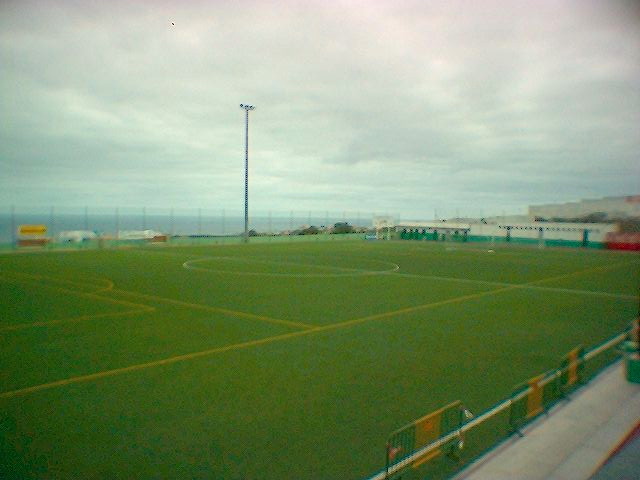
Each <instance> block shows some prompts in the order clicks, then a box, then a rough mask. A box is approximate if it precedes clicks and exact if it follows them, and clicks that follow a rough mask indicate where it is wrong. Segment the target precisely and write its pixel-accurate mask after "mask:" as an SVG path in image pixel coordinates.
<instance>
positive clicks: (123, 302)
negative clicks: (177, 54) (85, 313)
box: [0, 275, 155, 311]
mask: <svg viewBox="0 0 640 480" xmlns="http://www.w3.org/2000/svg"><path fill="white" fill-rule="evenodd" d="M29 276H35V275H29ZM0 281H5V282H12V281H13V282H23V283H29V282H33V279H15V280H13V279H7V278H0ZM68 283H72V282H68ZM76 285H80V284H76ZM44 287H45V288H49V289H51V290H56V291H58V292H63V293H68V294H71V295H78V296H79V297H87V298H93V299H97V300H103V301H105V302H107V303H108V302H111V303H115V304H119V305H125V306H127V307H134V308H136V309H140V308H141V309H147V310H148V311H153V310H155V308H154V307H150V306H148V305H143V304H141V303H134V302H129V301H127V300H118V299H115V298H111V297H104V296H101V295H98V292H104V291H106V290H98V291H97V292H78V291H76V290H70V289H68V288H64V287H56V286H53V285H46V284H45V285H44ZM105 288H108V287H105ZM109 290H110V291H114V290H113V288H109Z"/></svg>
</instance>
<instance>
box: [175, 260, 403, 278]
mask: <svg viewBox="0 0 640 480" xmlns="http://www.w3.org/2000/svg"><path fill="white" fill-rule="evenodd" d="M207 260H237V261H241V262H244V263H248V264H250V263H263V264H271V265H282V266H287V265H289V266H297V267H310V268H324V269H330V270H340V271H343V272H345V273H273V272H239V271H237V270H219V269H213V268H204V267H194V266H193V265H192V264H193V263H197V262H204V261H207ZM376 262H377V263H382V264H386V265H391V266H392V268H390V269H389V270H362V269H358V268H346V267H336V266H331V265H314V264H310V263H297V262H278V261H272V260H262V259H252V258H240V257H203V258H197V259H195V260H188V261H186V262H184V263H183V264H182V266H183V267H184V268H186V269H187V270H199V271H203V272H214V273H228V274H233V275H252V276H266V277H304V278H309V277H317V278H327V277H349V276H360V275H363V276H364V275H383V274H389V273H392V272H395V271H397V270H399V269H400V266H399V265H397V264H395V263H392V262H383V261H380V260H376Z"/></svg>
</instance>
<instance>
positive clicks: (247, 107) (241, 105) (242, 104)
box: [240, 103, 256, 110]
mask: <svg viewBox="0 0 640 480" xmlns="http://www.w3.org/2000/svg"><path fill="white" fill-rule="evenodd" d="M240 108H244V109H245V110H255V108H256V107H254V106H253V105H245V104H244V103H241V104H240Z"/></svg>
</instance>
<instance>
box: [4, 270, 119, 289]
mask: <svg viewBox="0 0 640 480" xmlns="http://www.w3.org/2000/svg"><path fill="white" fill-rule="evenodd" d="M4 273H8V274H10V275H16V276H19V277H30V278H34V279H38V280H48V281H50V282H54V283H55V282H58V283H68V284H70V285H77V286H79V287H87V286H91V287H98V285H94V284H91V283H86V282H85V283H80V282H74V281H73V280H67V279H64V278H55V277H49V276H47V275H39V274H34V273H22V272H12V271H9V270H5V271H4ZM95 280H97V281H99V282H106V283H107V285H106V286H104V287H100V288H98V290H96V291H94V292H91V293H98V292H106V291H109V290H111V289H112V288H113V287H114V283H113V281H112V280H109V279H108V278H104V279H103V278H97V279H95Z"/></svg>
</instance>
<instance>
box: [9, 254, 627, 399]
mask: <svg viewBox="0 0 640 480" xmlns="http://www.w3.org/2000/svg"><path fill="white" fill-rule="evenodd" d="M605 268H615V266H614V265H612V266H602V267H595V268H589V269H586V270H580V271H577V272H572V273H569V274H563V275H557V276H554V277H549V278H546V279H541V280H535V281H534V282H529V283H539V282H544V281H551V280H554V279H558V278H564V277H567V276H571V275H577V274H580V273H587V272H589V271H593V270H595V269H605ZM522 285H526V284H519V285H512V286H508V287H503V288H498V289H496V290H489V291H486V292H480V293H473V294H469V295H462V296H460V297H455V298H450V299H448V300H442V301H438V302H433V303H427V304H424V305H418V306H414V307H408V308H403V309H400V310H395V311H391V312H385V313H379V314H375V315H369V316H367V317H361V318H356V319H352V320H347V321H345V322H339V323H335V324H331V325H325V326H322V327H315V328H311V329H308V330H300V331H297V332H291V333H286V334H283V335H276V336H273V337H267V338H263V339H260V340H252V341H249V342H242V343H235V344H232V345H226V346H224V347H217V348H212V349H209V350H203V351H200V352H193V353H187V354H185V355H177V356H175V357H169V358H165V359H162V360H156V361H153V362H147V363H140V364H136V365H130V366H128V367H123V368H116V369H113V370H105V371H102V372H97V373H93V374H90V375H82V376H78V377H71V378H67V379H64V380H58V381H55V382H49V383H43V384H41V385H35V386H32V387H27V388H22V389H18V390H12V391H8V392H3V393H0V398H13V397H17V396H20V395H26V394H29V393H33V392H37V391H40V390H47V389H49V388H55V387H60V386H64V385H70V384H74V383H82V382H88V381H91V380H96V379H99V378H104V377H111V376H114V375H120V374H122V373H127V372H133V371H137V370H143V369H146V368H152V367H157V366H160V365H168V364H172V363H176V362H181V361H185V360H191V359H193V358H198V357H204V356H208V355H214V354H217V353H223V352H229V351H233V350H240V349H244V348H249V347H254V346H258V345H265V344H268V343H274V342H278V341H282V340H288V339H290V338H295V337H301V336H303V335H308V334H311V333H317V332H324V331H329V330H335V329H338V328H343V327H347V326H351V325H356V324H359V323H364V322H368V321H371V320H378V319H382V318H387V317H391V316H394V315H401V314H404V313H410V312H414V311H418V310H426V309H428V308H435V307H439V306H442V305H448V304H451V303H459V302H464V301H466V300H471V299H475V298H481V297H483V296H488V295H494V294H498V293H501V292H506V291H509V290H515V289H518V288H519V287H521V286H522Z"/></svg>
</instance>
